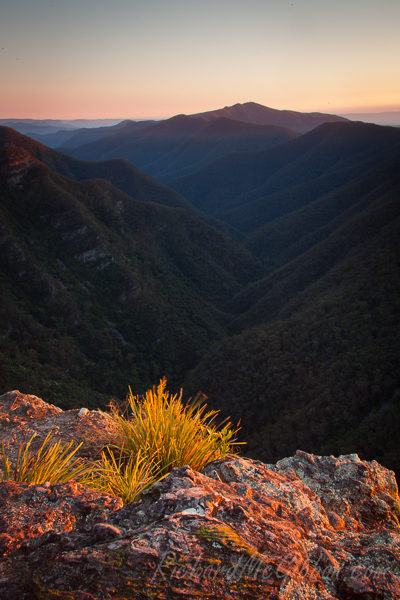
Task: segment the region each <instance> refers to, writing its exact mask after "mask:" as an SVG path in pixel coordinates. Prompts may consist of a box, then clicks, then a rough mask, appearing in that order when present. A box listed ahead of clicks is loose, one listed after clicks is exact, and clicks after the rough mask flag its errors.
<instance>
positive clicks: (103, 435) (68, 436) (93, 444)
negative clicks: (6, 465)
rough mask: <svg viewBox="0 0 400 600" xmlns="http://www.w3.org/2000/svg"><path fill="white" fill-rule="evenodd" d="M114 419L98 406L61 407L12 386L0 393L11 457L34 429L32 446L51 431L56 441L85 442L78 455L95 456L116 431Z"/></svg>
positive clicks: (1, 438) (0, 420)
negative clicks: (62, 408) (83, 407)
mask: <svg viewBox="0 0 400 600" xmlns="http://www.w3.org/2000/svg"><path fill="white" fill-rule="evenodd" d="M113 431H114V428H113V423H112V421H111V420H110V419H108V418H107V417H106V416H105V415H104V414H103V413H101V412H99V411H97V410H82V409H73V410H65V411H64V410H61V409H60V408H57V407H56V406H54V405H53V404H47V402H44V401H43V400H42V399H41V398H38V397H37V396H33V395H31V394H22V393H21V392H20V391H18V390H13V391H12V392H8V393H7V394H3V395H2V396H0V442H3V443H4V447H5V450H6V453H7V456H8V458H9V459H10V460H13V459H15V458H16V455H17V454H18V449H19V446H20V444H22V443H24V442H27V441H28V440H29V439H30V438H31V437H32V435H33V434H34V433H36V437H35V438H34V440H33V441H32V445H31V448H32V450H35V449H36V448H38V447H39V446H41V445H42V443H43V441H44V440H45V438H46V436H47V434H48V433H50V432H53V440H52V441H54V442H56V441H58V440H60V442H61V443H62V444H66V443H68V442H70V441H71V440H74V441H76V442H77V443H80V442H83V444H82V447H81V448H80V450H79V452H78V455H79V456H85V457H87V458H94V457H95V456H96V455H97V453H98V451H99V449H100V448H101V447H102V446H103V445H104V444H105V443H107V441H108V442H109V441H110V439H111V437H112V435H113Z"/></svg>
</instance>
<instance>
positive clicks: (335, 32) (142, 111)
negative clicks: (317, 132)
mask: <svg viewBox="0 0 400 600" xmlns="http://www.w3.org/2000/svg"><path fill="white" fill-rule="evenodd" d="M399 29H400V1H399V0H379V1H378V0H329V1H327V0H288V1H286V0H240V1H239V0H141V1H138V0H0V73H1V96H0V118H11V117H15V118H25V117H31V118H80V117H85V118H102V117H103V118H138V119H143V118H148V117H154V118H162V117H169V116H172V115H174V114H178V113H187V114H190V113H194V112H200V111H205V110H211V109H215V108H220V107H222V106H225V105H231V104H235V103H236V102H247V101H254V102H259V103H260V104H265V105H267V106H271V107H273V108H280V109H283V108H285V109H293V110H301V111H314V110H319V111H323V112H341V113H344V112H356V111H358V112H360V111H366V112H367V111H372V110H400V42H399V39H400V35H399Z"/></svg>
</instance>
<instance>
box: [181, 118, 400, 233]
mask: <svg viewBox="0 0 400 600" xmlns="http://www.w3.org/2000/svg"><path fill="white" fill-rule="evenodd" d="M398 144H400V130H399V129H396V128H392V127H381V126H379V125H371V124H366V123H350V122H349V123H346V122H344V123H326V124H324V125H321V126H320V127H317V128H316V129H314V130H313V131H311V132H309V133H307V134H305V135H303V136H301V137H298V138H297V139H294V140H291V141H289V142H287V143H285V144H281V145H278V146H276V147H275V148H272V149H270V150H266V151H264V152H246V153H236V154H230V155H227V156H225V157H222V158H220V159H219V160H218V161H215V162H213V163H211V164H209V165H207V166H205V167H204V168H203V169H200V170H199V171H197V172H196V173H193V174H191V175H188V176H187V177H182V178H179V179H176V180H175V181H173V182H171V185H172V186H173V187H174V188H175V189H176V190H177V191H179V192H180V193H182V194H183V195H184V196H185V198H186V199H187V200H189V201H190V202H191V203H192V204H193V205H194V206H196V207H197V208H199V209H200V210H202V211H204V212H206V213H207V214H211V215H213V216H214V217H216V218H218V219H221V220H222V221H225V222H226V223H228V224H229V225H231V226H233V227H235V228H236V229H238V230H239V231H242V232H243V233H246V234H248V235H249V234H251V233H253V232H254V231H255V230H256V229H258V228H260V227H261V226H262V225H264V224H265V223H266V222H268V221H272V220H274V219H276V218H278V217H280V216H282V215H284V214H286V213H289V212H292V211H294V210H297V209H299V208H301V207H303V206H305V205H306V204H308V203H310V202H312V201H314V200H317V199H318V198H320V197H321V196H322V195H324V194H328V193H331V192H333V191H335V190H336V189H338V188H341V187H343V186H344V185H348V184H351V183H353V182H354V180H355V179H356V178H358V177H360V176H364V175H365V174H367V173H368V172H369V171H370V170H371V169H374V168H375V166H376V164H377V162H379V161H382V156H384V157H385V158H387V153H390V152H391V151H392V150H393V148H394V147H395V146H396V145H398Z"/></svg>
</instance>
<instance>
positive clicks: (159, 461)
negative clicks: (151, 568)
mask: <svg viewBox="0 0 400 600" xmlns="http://www.w3.org/2000/svg"><path fill="white" fill-rule="evenodd" d="M166 385H167V380H166V379H165V378H164V379H161V381H160V383H159V385H158V386H154V387H153V388H152V389H151V390H147V392H146V393H145V395H143V396H134V395H133V394H132V391H131V390H130V393H129V396H128V398H127V413H128V414H126V411H123V410H122V409H121V408H120V407H119V406H118V405H117V404H115V403H112V404H111V405H110V411H109V412H108V413H103V414H106V415H107V416H108V417H109V418H110V419H111V420H112V421H113V422H114V426H115V432H116V433H115V436H114V439H113V440H110V443H109V444H108V445H106V446H105V447H104V448H103V450H102V452H101V456H100V458H99V459H98V460H94V461H93V460H92V461H88V460H84V459H81V458H76V457H75V454H76V452H77V451H78V450H79V448H80V447H81V445H82V443H80V444H79V445H78V446H77V447H76V448H74V449H73V443H74V442H73V441H71V442H70V443H69V444H64V445H63V446H62V445H61V443H60V441H58V442H56V443H54V444H51V445H50V441H51V438H52V435H53V434H52V433H51V432H50V433H49V434H48V435H47V437H46V439H45V440H44V442H43V444H42V445H41V447H40V448H39V449H38V450H37V451H36V452H31V451H30V446H31V443H32V440H33V439H34V437H35V435H36V433H35V434H33V436H32V437H31V439H30V440H29V441H28V442H27V443H26V444H21V446H20V448H19V453H18V457H17V461H16V463H15V466H14V467H12V465H11V462H10V460H9V459H8V458H7V456H6V453H5V448H4V443H3V442H2V470H1V471H0V481H5V480H8V479H12V480H14V481H19V482H25V483H36V484H40V483H44V482H45V481H48V482H50V483H65V482H66V481H69V480H71V479H74V480H75V481H77V482H79V483H82V484H83V485H86V486H87V487H90V488H92V489H95V490H97V491H100V492H106V493H108V494H112V495H114V496H119V497H120V498H122V500H123V502H124V504H128V503H130V502H133V501H134V500H137V499H138V498H139V497H140V495H141V494H142V493H143V492H144V491H145V490H147V489H148V488H150V487H151V486H152V485H154V483H156V482H157V481H160V480H161V479H163V477H165V476H166V475H167V474H168V473H169V471H171V469H172V468H173V467H180V466H183V465H189V466H190V467H192V468H193V469H195V470H197V471H198V470H200V469H202V468H203V467H204V466H205V465H206V464H207V463H209V462H211V461H212V460H215V459H218V458H224V457H225V456H227V455H228V454H234V453H235V447H236V446H237V445H238V444H239V442H237V441H236V434H237V432H238V428H236V429H233V428H232V424H231V423H230V421H228V420H227V419H225V420H224V421H222V423H220V424H219V425H217V424H216V418H217V416H218V414H219V411H217V410H207V405H206V404H205V403H204V396H201V397H200V396H199V397H197V398H195V399H194V400H193V401H192V402H190V401H189V402H187V403H186V404H185V403H184V402H183V400H182V392H181V393H180V394H170V392H168V391H167V390H166ZM0 468H1V466H0Z"/></svg>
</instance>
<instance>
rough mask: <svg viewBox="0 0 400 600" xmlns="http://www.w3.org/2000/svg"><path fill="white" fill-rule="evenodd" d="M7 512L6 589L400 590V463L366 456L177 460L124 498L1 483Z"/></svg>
mask: <svg viewBox="0 0 400 600" xmlns="http://www.w3.org/2000/svg"><path fill="white" fill-rule="evenodd" d="M31 398H32V397H31ZM42 408H43V409H45V407H42ZM29 425H30V427H33V425H34V424H33V420H32V421H31V422H30V423H29ZM33 428H34V427H33ZM0 439H1V430H0ZM0 510H1V512H0V548H1V551H2V552H3V559H2V562H1V565H0V598H1V599H4V600H5V599H7V600H17V599H18V600H39V599H41V600H45V599H46V600H48V599H56V598H57V599H63V600H75V599H77V600H111V599H112V600H122V599H132V600H133V599H134V600H145V599H150V598H153V599H154V598H155V599H159V600H164V599H165V600H169V599H171V600H172V599H181V598H182V599H183V598H185V599H192V598H204V599H205V598H212V599H213V600H218V599H231V598H232V599H240V600H246V599H248V600H250V599H251V600H254V599H260V600H261V598H262V599H263V600H265V599H270V600H278V599H279V600H311V599H313V600H317V599H318V600H319V599H321V600H328V599H329V600H334V599H340V600H375V599H376V600H386V599H393V600H394V599H395V598H396V599H398V598H400V558H399V557H400V554H399V548H400V529H399V498H398V491H397V485H396V481H395V477H394V473H393V472H392V471H388V470H387V469H385V468H384V467H382V466H381V465H379V464H378V463H376V462H375V461H372V462H364V461H361V460H360V459H359V458H358V456H357V455H347V456H340V457H339V458H335V457H333V456H331V457H321V456H314V455H311V454H307V453H305V452H301V451H298V452H297V454H296V456H293V457H290V458H285V459H283V460H281V461H279V462H278V463H277V464H276V465H265V464H263V463H261V462H259V461H254V460H247V459H244V458H238V457H231V458H228V459H226V460H223V461H215V462H213V463H211V464H209V465H208V466H207V467H206V468H205V469H204V471H203V472H202V473H197V472H195V471H193V470H192V469H190V468H189V467H182V468H176V469H174V470H173V471H172V472H171V473H170V475H169V476H168V477H167V478H166V479H165V480H164V481H162V482H160V483H158V484H156V485H155V486H154V487H153V488H152V489H151V490H150V491H149V492H148V493H147V494H146V495H144V496H143V498H142V500H141V501H140V502H137V503H132V504H130V505H128V506H126V507H124V508H122V503H121V502H120V501H119V500H118V499H115V498H112V497H110V496H107V495H105V494H99V493H97V492H93V491H90V490H87V489H85V488H84V487H82V486H79V485H77V484H75V483H74V482H70V483H67V484H54V485H48V484H44V485H27V484H20V483H14V482H4V483H1V484H0Z"/></svg>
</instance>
